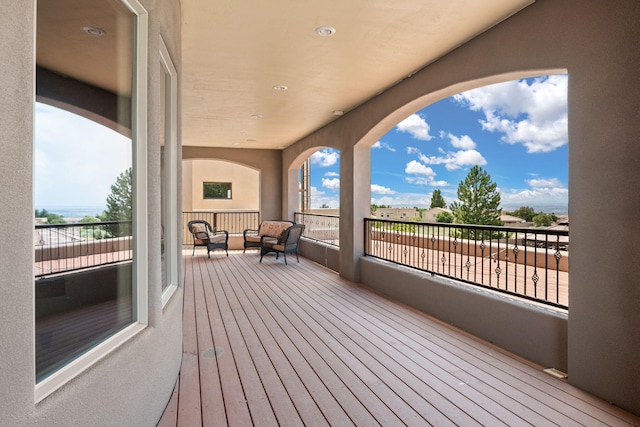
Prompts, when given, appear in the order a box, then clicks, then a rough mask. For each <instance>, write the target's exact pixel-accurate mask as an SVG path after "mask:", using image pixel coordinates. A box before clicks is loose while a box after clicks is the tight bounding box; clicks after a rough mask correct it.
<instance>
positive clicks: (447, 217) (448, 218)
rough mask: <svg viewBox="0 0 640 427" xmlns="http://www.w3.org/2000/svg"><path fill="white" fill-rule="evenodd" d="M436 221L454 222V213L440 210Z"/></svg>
mask: <svg viewBox="0 0 640 427" xmlns="http://www.w3.org/2000/svg"><path fill="white" fill-rule="evenodd" d="M436 221H437V222H445V223H447V224H451V223H452V222H453V215H451V214H450V213H449V212H440V213H439V214H438V215H436Z"/></svg>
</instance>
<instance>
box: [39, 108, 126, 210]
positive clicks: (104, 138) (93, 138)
mask: <svg viewBox="0 0 640 427" xmlns="http://www.w3.org/2000/svg"><path fill="white" fill-rule="evenodd" d="M35 125H36V126H35V171H34V173H35V204H36V206H38V207H41V208H46V209H50V208H51V207H63V206H66V207H69V206H86V207H93V206H95V207H98V206H104V207H106V199H107V196H108V195H109V193H110V192H111V185H112V184H113V183H115V182H116V179H117V177H118V175H120V173H122V172H123V171H125V170H126V169H128V168H129V167H131V164H132V149H131V140H130V139H129V138H127V137H125V136H123V135H121V134H119V133H117V132H115V131H113V130H111V129H108V128H106V127H104V126H102V125H100V124H98V123H96V122H93V121H91V120H88V119H85V118H84V117H80V116H78V115H76V114H73V113H70V112H68V111H65V110H61V109H58V108H55V107H52V106H50V105H46V104H40V103H37V104H36V120H35ZM96 213H100V212H96Z"/></svg>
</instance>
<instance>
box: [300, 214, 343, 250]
mask: <svg viewBox="0 0 640 427" xmlns="http://www.w3.org/2000/svg"><path fill="white" fill-rule="evenodd" d="M293 220H294V221H295V222H297V223H299V224H304V225H305V229H304V236H303V237H306V238H307V239H312V240H317V241H319V242H324V243H328V244H330V245H334V246H340V244H339V243H340V217H339V216H337V215H319V214H312V213H305V212H296V213H295V214H294V219H293Z"/></svg>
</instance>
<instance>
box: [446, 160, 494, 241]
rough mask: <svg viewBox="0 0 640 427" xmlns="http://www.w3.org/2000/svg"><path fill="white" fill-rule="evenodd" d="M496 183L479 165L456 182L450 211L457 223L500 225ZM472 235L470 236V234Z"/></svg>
mask: <svg viewBox="0 0 640 427" xmlns="http://www.w3.org/2000/svg"><path fill="white" fill-rule="evenodd" d="M497 187H498V185H497V184H496V183H495V182H493V181H492V180H491V175H489V174H488V173H487V172H486V171H485V170H484V169H482V168H481V167H480V166H474V167H472V168H471V170H470V171H469V173H468V174H467V176H466V178H465V179H464V180H462V181H460V184H458V200H459V202H457V201H456V202H453V203H452V204H451V211H452V212H453V216H454V218H455V222H456V223H458V224H479V225H502V222H500V193H498V190H497ZM470 237H472V236H470Z"/></svg>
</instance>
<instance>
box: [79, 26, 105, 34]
mask: <svg viewBox="0 0 640 427" xmlns="http://www.w3.org/2000/svg"><path fill="white" fill-rule="evenodd" d="M82 31H84V32H85V33H87V34H90V35H92V36H104V35H105V34H107V32H106V31H105V30H103V29H102V28H98V27H82Z"/></svg>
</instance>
